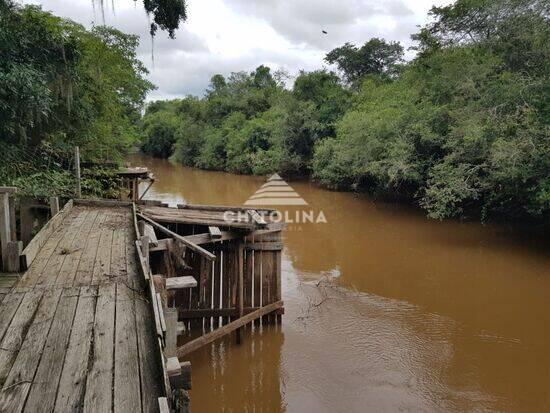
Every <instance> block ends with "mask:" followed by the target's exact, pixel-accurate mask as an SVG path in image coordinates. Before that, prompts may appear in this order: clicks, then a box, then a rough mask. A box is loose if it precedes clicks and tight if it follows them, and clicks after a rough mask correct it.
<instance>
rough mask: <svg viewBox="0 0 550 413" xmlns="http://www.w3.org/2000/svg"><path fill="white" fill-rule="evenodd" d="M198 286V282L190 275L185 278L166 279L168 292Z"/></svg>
mask: <svg viewBox="0 0 550 413" xmlns="http://www.w3.org/2000/svg"><path fill="white" fill-rule="evenodd" d="M196 286H197V280H196V279H195V278H194V277H191V276H189V275H186V276H183V277H172V278H166V289H167V290H179V289H182V288H193V287H196Z"/></svg>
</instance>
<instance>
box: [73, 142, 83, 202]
mask: <svg viewBox="0 0 550 413" xmlns="http://www.w3.org/2000/svg"><path fill="white" fill-rule="evenodd" d="M74 173H75V178H76V191H75V193H76V197H77V198H81V197H82V191H81V187H80V148H79V147H78V146H75V147H74Z"/></svg>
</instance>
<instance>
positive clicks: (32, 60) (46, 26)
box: [0, 0, 153, 160]
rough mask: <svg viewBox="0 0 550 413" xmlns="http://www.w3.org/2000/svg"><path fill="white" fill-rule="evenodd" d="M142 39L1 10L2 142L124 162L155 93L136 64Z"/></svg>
mask: <svg viewBox="0 0 550 413" xmlns="http://www.w3.org/2000/svg"><path fill="white" fill-rule="evenodd" d="M137 45H138V39H137V37H136V36H130V35H126V34H123V33H121V32H119V31H118V30H115V29H111V28H105V27H100V28H94V29H92V30H91V31H88V30H86V29H85V28H84V27H83V26H81V25H78V24H76V23H74V22H72V21H70V20H66V19H62V18H59V17H56V16H53V15H51V14H50V13H46V12H43V11H42V10H41V9H40V8H39V7H36V6H26V7H21V6H18V5H16V4H15V3H13V2H11V1H5V0H3V1H1V2H0V117H1V118H2V122H0V132H1V133H0V139H1V140H5V141H8V142H11V143H14V144H17V145H32V146H37V145H39V144H41V143H42V142H47V143H48V144H50V145H54V146H56V147H57V148H58V150H68V149H71V150H72V147H73V146H74V145H75V144H78V145H80V146H81V147H82V149H83V150H82V153H83V155H84V156H86V157H88V159H90V160H93V159H99V158H102V157H104V156H105V155H106V154H109V156H110V158H111V159H113V158H114V159H117V158H120V157H121V156H122V154H123V153H124V150H125V149H126V148H127V146H128V145H130V144H131V143H132V142H133V141H135V139H136V138H137V131H136V129H135V125H134V122H135V121H136V120H137V119H139V117H140V111H141V108H142V106H143V103H144V99H145V95H146V93H147V92H148V91H149V90H151V89H152V88H153V85H152V84H151V83H150V82H148V81H147V80H145V79H144V76H145V74H146V73H147V71H146V69H145V67H144V66H143V64H142V63H141V62H140V61H139V60H138V59H137V57H136V51H135V50H136V48H137Z"/></svg>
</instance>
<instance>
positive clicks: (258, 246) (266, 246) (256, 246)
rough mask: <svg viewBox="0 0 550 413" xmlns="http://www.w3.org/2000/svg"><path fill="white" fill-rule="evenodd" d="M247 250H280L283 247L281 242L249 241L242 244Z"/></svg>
mask: <svg viewBox="0 0 550 413" xmlns="http://www.w3.org/2000/svg"><path fill="white" fill-rule="evenodd" d="M244 247H245V249H247V250H254V251H281V250H282V249H283V243H282V242H249V243H247V244H245V245H244Z"/></svg>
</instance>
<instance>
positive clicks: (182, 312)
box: [178, 307, 285, 320]
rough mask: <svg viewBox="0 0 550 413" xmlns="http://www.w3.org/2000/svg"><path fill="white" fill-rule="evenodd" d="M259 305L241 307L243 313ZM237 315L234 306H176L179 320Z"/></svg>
mask: <svg viewBox="0 0 550 413" xmlns="http://www.w3.org/2000/svg"><path fill="white" fill-rule="evenodd" d="M260 308H261V307H245V308H244V309H243V314H244V315H246V314H250V313H252V312H254V311H256V310H259V309H260ZM274 313H275V314H284V313H285V309H284V308H279V309H278V310H275V311H274ZM238 315H239V310H238V309H236V308H195V309H192V310H189V309H186V308H183V307H178V318H179V319H180V320H191V319H199V318H205V317H206V318H209V317H237V316H238Z"/></svg>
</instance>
